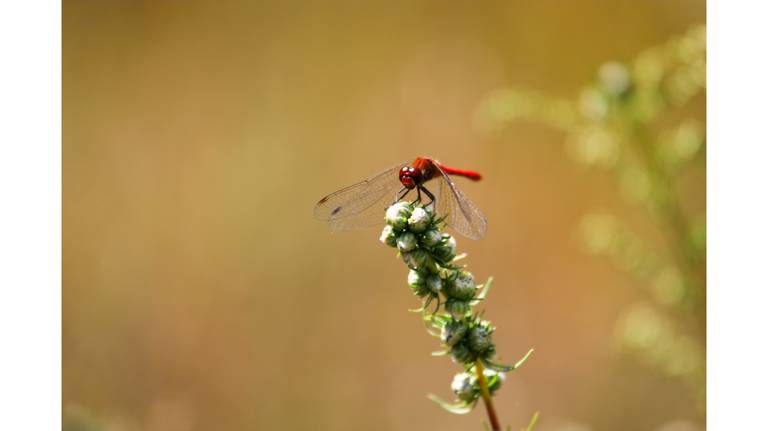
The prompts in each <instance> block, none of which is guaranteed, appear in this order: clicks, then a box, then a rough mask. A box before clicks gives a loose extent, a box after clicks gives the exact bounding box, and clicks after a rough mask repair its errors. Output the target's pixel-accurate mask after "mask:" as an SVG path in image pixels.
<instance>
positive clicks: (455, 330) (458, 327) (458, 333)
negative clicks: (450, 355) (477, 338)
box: [440, 319, 469, 347]
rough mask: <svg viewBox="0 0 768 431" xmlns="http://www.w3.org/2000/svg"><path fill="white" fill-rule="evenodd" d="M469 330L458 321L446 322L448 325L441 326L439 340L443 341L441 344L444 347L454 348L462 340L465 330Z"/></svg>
mask: <svg viewBox="0 0 768 431" xmlns="http://www.w3.org/2000/svg"><path fill="white" fill-rule="evenodd" d="M468 329H469V328H468V327H467V324H466V323H464V322H462V321H460V320H453V319H451V320H450V321H448V323H446V324H445V326H443V331H442V333H441V334H440V339H442V340H443V343H445V345H446V346H450V347H452V346H454V345H456V343H458V342H459V341H460V340H461V339H462V338H464V334H466V333H467V330H468Z"/></svg>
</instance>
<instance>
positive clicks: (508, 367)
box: [482, 349, 533, 372]
mask: <svg viewBox="0 0 768 431" xmlns="http://www.w3.org/2000/svg"><path fill="white" fill-rule="evenodd" d="M532 353H533V349H531V350H529V351H528V353H526V354H525V356H523V358H522V359H520V360H519V361H517V362H515V364H514V365H504V364H497V363H495V362H493V361H491V360H489V359H483V360H482V361H483V364H484V365H485V366H486V367H488V368H490V369H492V370H494V371H499V372H509V371H514V370H515V369H517V368H518V367H519V366H521V365H523V363H525V361H527V360H528V358H529V357H530V356H531V354H532Z"/></svg>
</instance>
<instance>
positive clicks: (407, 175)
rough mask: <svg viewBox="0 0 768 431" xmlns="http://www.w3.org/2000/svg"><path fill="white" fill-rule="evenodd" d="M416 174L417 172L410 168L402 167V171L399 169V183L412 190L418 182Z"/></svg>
mask: <svg viewBox="0 0 768 431" xmlns="http://www.w3.org/2000/svg"><path fill="white" fill-rule="evenodd" d="M418 174H419V172H418V171H416V169H414V168H412V167H410V166H404V167H403V168H402V169H400V176H399V177H400V182H401V183H402V184H403V186H405V187H407V188H409V189H412V188H414V187H416V183H417V182H418Z"/></svg>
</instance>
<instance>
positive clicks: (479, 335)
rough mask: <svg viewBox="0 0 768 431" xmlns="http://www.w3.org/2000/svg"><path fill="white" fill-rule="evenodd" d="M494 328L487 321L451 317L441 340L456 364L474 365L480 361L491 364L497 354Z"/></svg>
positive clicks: (442, 332) (443, 329)
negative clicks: (493, 335) (494, 342)
mask: <svg viewBox="0 0 768 431" xmlns="http://www.w3.org/2000/svg"><path fill="white" fill-rule="evenodd" d="M493 330H494V327H493V326H491V322H488V321H487V320H478V319H476V318H463V319H458V320H457V319H456V318H454V317H451V318H450V320H448V321H447V322H445V323H444V324H443V326H442V331H441V333H440V338H441V339H442V341H443V343H444V344H445V346H446V348H447V352H448V353H450V354H451V356H452V357H453V359H454V360H455V361H456V362H459V363H461V364H465V365H472V364H474V363H475V361H477V360H478V359H480V360H482V361H483V362H484V363H487V362H491V361H492V359H493V356H494V354H495V353H496V346H495V345H494V344H493V340H492V339H491V334H492V333H493Z"/></svg>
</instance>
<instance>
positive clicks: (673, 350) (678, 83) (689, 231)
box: [476, 25, 706, 406]
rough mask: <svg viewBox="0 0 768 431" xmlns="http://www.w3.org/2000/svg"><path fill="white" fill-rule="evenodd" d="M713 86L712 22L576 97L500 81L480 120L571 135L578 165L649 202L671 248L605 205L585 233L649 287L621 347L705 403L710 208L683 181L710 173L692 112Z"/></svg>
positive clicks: (628, 317)
mask: <svg viewBox="0 0 768 431" xmlns="http://www.w3.org/2000/svg"><path fill="white" fill-rule="evenodd" d="M705 87H706V30H705V27H704V26H703V25H702V26H696V27H693V28H691V29H690V30H689V31H688V32H687V33H685V34H683V35H682V36H679V37H675V38H673V39H671V40H669V41H668V42H667V43H665V44H663V45H661V46H657V47H654V48H651V49H649V50H647V51H645V52H642V53H640V54H639V55H638V56H637V57H636V58H635V59H634V60H632V61H630V62H628V63H626V64H625V63H619V62H610V63H606V64H603V65H602V66H600V68H599V69H598V71H597V78H596V80H595V81H594V82H592V83H590V84H588V85H587V86H586V87H585V88H584V89H583V90H582V92H581V95H580V96H579V97H578V98H577V99H575V100H571V99H559V98H554V97H549V96H545V95H542V94H537V93H533V92H530V91H521V90H515V89H499V90H497V91H495V92H494V93H493V94H491V95H490V96H489V97H488V98H487V99H486V100H485V101H484V102H483V103H482V104H481V106H480V107H479V109H478V112H477V116H476V122H477V125H478V127H480V128H482V129H484V130H486V131H499V130H503V129H504V128H506V127H508V126H509V125H510V123H512V122H514V121H520V120H523V121H525V120H527V121H533V122H538V123H542V124H544V125H547V126H550V127H552V128H555V129H557V130H560V131H562V132H564V133H565V134H566V145H565V148H566V151H567V153H568V154H569V155H570V156H571V157H572V158H573V159H574V160H575V161H577V162H578V163H580V164H583V165H587V166H590V167H596V168H602V169H606V170H609V171H611V172H612V173H613V174H614V175H615V176H616V179H617V184H618V187H619V190H620V193H621V195H622V196H623V197H624V199H625V200H626V201H627V202H629V203H631V204H633V205H639V206H641V207H642V208H644V209H646V210H647V212H648V213H649V215H650V220H652V221H653V225H654V227H653V229H657V230H658V231H660V232H661V233H662V236H663V237H664V238H665V240H666V241H665V243H664V244H657V243H654V242H653V241H652V240H650V239H649V238H648V237H649V235H647V234H642V233H638V231H639V230H640V229H639V228H638V227H634V226H630V225H629V224H628V223H627V222H625V221H624V220H622V219H620V218H619V217H617V216H615V215H613V214H611V213H609V212H607V211H595V212H593V213H591V214H587V215H585V216H584V218H583V220H582V221H581V224H580V229H579V230H580V234H581V235H580V236H581V238H582V239H583V242H584V245H585V247H586V249H587V250H588V251H589V252H591V253H594V254H599V255H606V256H609V257H610V258H611V259H612V260H613V261H614V262H615V264H616V265H617V266H619V267H620V268H621V269H623V270H625V271H627V272H628V273H630V274H632V275H633V276H634V277H635V278H636V279H637V280H638V281H640V284H641V285H643V286H647V299H646V300H644V301H642V302H641V303H636V304H634V305H632V306H630V307H629V308H628V309H627V310H625V312H624V313H623V316H622V317H621V318H620V319H619V321H618V322H617V325H616V326H617V328H616V334H617V341H618V345H619V346H620V347H621V348H623V349H625V350H627V351H630V352H634V353H635V354H637V356H638V357H640V358H641V359H642V360H643V361H645V362H647V363H650V364H652V365H653V366H655V367H656V369H658V370H660V371H661V372H663V373H664V374H666V375H672V376H678V377H681V378H683V379H684V380H685V381H686V382H688V383H689V384H690V385H691V386H692V387H693V388H694V390H695V392H696V394H697V395H698V396H699V397H700V398H699V400H700V401H702V403H701V404H700V406H703V400H704V396H705V349H704V346H703V343H704V339H705V337H704V331H705V330H706V325H705V319H706V317H705V314H706V290H705V275H704V262H705V246H706V238H705V230H706V229H705V226H706V225H705V214H704V209H703V208H697V209H695V210H691V209H688V210H687V211H685V210H684V206H683V203H682V202H681V199H680V194H681V193H680V190H679V189H680V187H681V185H680V183H681V178H682V177H683V176H684V175H690V174H693V175H702V176H703V172H704V170H705V166H704V158H705V156H704V154H703V153H704V144H705V132H704V126H703V119H701V120H699V119H698V118H696V111H695V110H690V109H689V110H686V109H687V108H688V107H687V106H686V105H688V104H689V103H688V102H690V101H691V99H693V98H694V97H695V96H697V95H699V94H701V93H703V92H704V91H705ZM686 116H687V117H688V118H685V117H686ZM699 116H703V114H699ZM681 117H682V119H680V118H681ZM701 193H703V192H701ZM689 206H691V205H689Z"/></svg>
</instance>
